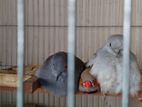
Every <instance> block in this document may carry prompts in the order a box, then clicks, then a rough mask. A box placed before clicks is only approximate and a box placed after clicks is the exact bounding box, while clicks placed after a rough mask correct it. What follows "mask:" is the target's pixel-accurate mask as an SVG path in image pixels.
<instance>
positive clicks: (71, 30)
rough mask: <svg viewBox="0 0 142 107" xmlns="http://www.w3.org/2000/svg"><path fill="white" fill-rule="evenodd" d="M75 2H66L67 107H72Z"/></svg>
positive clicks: (70, 0)
mask: <svg viewBox="0 0 142 107" xmlns="http://www.w3.org/2000/svg"><path fill="white" fill-rule="evenodd" d="M75 2H76V1H75V0H68V53H69V54H68V85H67V86H68V87H67V89H68V91H67V95H68V96H67V107H74V104H75V103H74V54H75Z"/></svg>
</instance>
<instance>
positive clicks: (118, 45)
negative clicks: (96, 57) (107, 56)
mask: <svg viewBox="0 0 142 107" xmlns="http://www.w3.org/2000/svg"><path fill="white" fill-rule="evenodd" d="M106 48H107V49H108V51H109V52H110V53H111V54H113V55H115V56H121V55H122V51H123V35H120V34H117V35H112V36H110V37H109V38H108V40H107V43H106Z"/></svg>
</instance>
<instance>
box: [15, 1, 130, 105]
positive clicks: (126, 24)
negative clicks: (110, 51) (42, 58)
mask: <svg viewBox="0 0 142 107" xmlns="http://www.w3.org/2000/svg"><path fill="white" fill-rule="evenodd" d="M75 2H76V1H75V0H68V52H69V55H68V65H69V66H68V71H69V72H68V96H67V106H68V107H74V53H75ZM17 16H18V30H17V34H18V41H17V42H18V51H17V53H18V56H17V57H18V58H17V59H18V60H17V62H18V84H17V87H18V90H17V107H23V65H24V0H18V14H17ZM130 22H131V0H125V1H124V20H123V35H124V53H123V54H124V57H123V72H124V76H123V98H122V106H123V107H128V92H129V49H130V25H131V23H130Z"/></svg>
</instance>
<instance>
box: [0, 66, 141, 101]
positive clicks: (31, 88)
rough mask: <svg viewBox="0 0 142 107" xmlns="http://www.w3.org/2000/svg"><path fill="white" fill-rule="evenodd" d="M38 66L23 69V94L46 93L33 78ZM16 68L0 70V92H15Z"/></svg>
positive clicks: (79, 93)
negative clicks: (6, 90)
mask: <svg viewBox="0 0 142 107" xmlns="http://www.w3.org/2000/svg"><path fill="white" fill-rule="evenodd" d="M38 68H39V66H34V65H31V66H30V65H27V66H25V67H24V82H23V83H24V91H25V93H27V94H28V93H33V92H40V93H48V91H47V90H46V89H45V88H44V87H41V86H40V84H39V81H38V79H37V78H36V76H35V71H37V69H38ZM16 73H17V67H16V66H14V67H10V68H6V69H2V70H0V79H1V80H0V90H5V89H8V90H11V91H12V90H16V84H17V74H16ZM76 95H96V96H121V94H117V95H116V94H102V93H100V92H96V93H90V94H89V93H82V92H78V93H76ZM135 98H137V99H138V100H141V101H142V81H141V90H140V92H139V94H138V95H137V96H135Z"/></svg>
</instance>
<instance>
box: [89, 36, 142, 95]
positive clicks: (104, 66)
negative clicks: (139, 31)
mask: <svg viewBox="0 0 142 107" xmlns="http://www.w3.org/2000/svg"><path fill="white" fill-rule="evenodd" d="M87 66H91V67H92V68H91V70H90V74H92V75H93V76H94V77H96V78H97V80H98V82H99V83H100V88H101V92H103V93H114V94H118V93H121V92H122V77H123V70H122V69H123V68H122V66H123V35H121V34H120V35H119V34H117V35H112V36H110V37H109V38H108V40H107V42H106V43H105V44H104V46H103V47H102V48H100V49H98V50H97V51H96V53H95V54H94V56H93V57H92V58H91V59H90V60H89V61H88V63H87ZM129 76H130V79H129V92H130V94H131V95H133V96H134V95H136V94H137V93H138V91H139V89H140V80H141V76H140V70H139V67H138V63H137V59H136V56H135V55H134V54H133V53H132V52H131V51H130V74H129Z"/></svg>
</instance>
